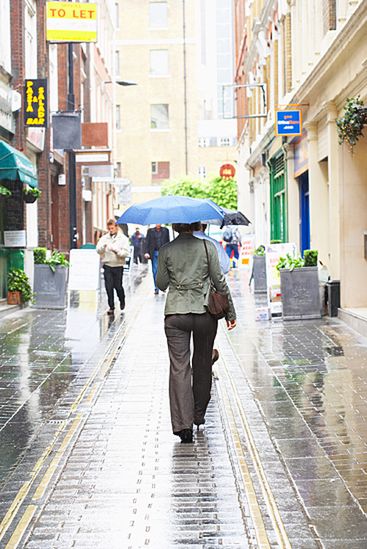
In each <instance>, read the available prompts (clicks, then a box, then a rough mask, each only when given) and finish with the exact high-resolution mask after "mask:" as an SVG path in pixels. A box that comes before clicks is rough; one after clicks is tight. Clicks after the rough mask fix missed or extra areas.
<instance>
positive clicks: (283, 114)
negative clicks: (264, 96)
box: [275, 109, 302, 135]
mask: <svg viewBox="0 0 367 549" xmlns="http://www.w3.org/2000/svg"><path fill="white" fill-rule="evenodd" d="M275 133H276V135H302V113H301V111H300V110H299V109H289V110H279V111H275Z"/></svg>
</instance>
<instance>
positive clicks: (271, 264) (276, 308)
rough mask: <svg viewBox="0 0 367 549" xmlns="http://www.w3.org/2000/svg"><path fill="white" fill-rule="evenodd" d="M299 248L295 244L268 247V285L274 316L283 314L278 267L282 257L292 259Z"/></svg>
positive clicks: (286, 243)
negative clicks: (288, 256)
mask: <svg viewBox="0 0 367 549" xmlns="http://www.w3.org/2000/svg"><path fill="white" fill-rule="evenodd" d="M296 251H297V247H296V245H295V244H293V243H290V242H285V243H282V244H270V246H267V247H266V253H265V257H266V280H267V285H268V305H269V309H270V312H271V314H272V315H279V314H281V313H282V299H281V292H280V274H279V271H278V269H277V268H276V265H277V263H278V261H279V259H280V258H281V257H284V256H286V255H287V254H289V255H290V256H291V257H294V256H295V255H296Z"/></svg>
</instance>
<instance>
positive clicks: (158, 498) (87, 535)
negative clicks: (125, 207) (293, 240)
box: [0, 271, 367, 549]
mask: <svg viewBox="0 0 367 549" xmlns="http://www.w3.org/2000/svg"><path fill="white" fill-rule="evenodd" d="M229 278H230V282H231V285H232V287H233V295H234V298H235V301H236V308H237V312H238V328H237V329H236V330H235V331H233V332H231V333H228V334H227V333H226V332H225V330H224V326H223V323H222V328H221V329H220V330H219V335H218V340H217V344H218V346H219V349H220V353H221V358H220V360H219V361H218V363H216V377H217V379H216V382H215V384H214V387H213V399H212V402H211V404H210V408H209V411H208V417H207V423H206V426H205V431H204V432H201V433H199V434H198V435H197V436H196V442H195V444H194V445H193V446H191V445H188V446H184V445H181V444H179V443H176V442H175V438H174V437H173V436H172V434H171V429H170V425H169V411H168V399H167V383H168V380H167V371H168V358H167V351H166V345H165V339H164V332H163V320H162V319H163V305H164V296H163V295H159V296H153V295H152V287H151V280H150V277H148V279H147V280H146V281H145V282H144V284H143V285H142V286H140V285H139V282H140V280H138V281H137V290H136V291H133V293H134V295H131V298H130V302H129V299H128V300H127V303H128V306H127V310H126V313H125V315H123V316H117V315H116V318H112V319H111V318H109V317H107V316H106V315H105V314H104V311H105V308H106V306H105V304H103V303H102V304H94V306H91V304H90V303H89V304H84V305H83V302H82V300H79V303H77V301H74V305H78V306H73V307H71V308H70V309H68V310H67V311H62V312H59V311H42V312H40V311H36V310H31V309H30V310H28V311H25V312H24V311H23V312H21V313H16V314H14V315H12V316H11V317H9V318H7V319H5V320H4V321H2V322H1V324H0V489H1V501H0V522H1V519H2V518H3V517H4V515H5V513H6V512H7V510H8V508H9V505H10V503H11V502H12V501H13V500H14V497H15V496H16V495H17V493H18V490H19V488H20V486H22V483H24V482H25V481H27V480H28V479H29V472H30V471H32V467H33V466H34V464H35V463H36V462H37V460H38V459H39V457H40V455H41V454H42V452H43V451H44V449H45V447H47V445H48V444H49V441H50V440H51V439H52V437H53V436H54V435H55V433H56V432H57V430H58V429H59V427H60V424H62V423H63V422H66V421H68V418H69V414H70V409H71V408H73V407H74V409H75V410H77V411H78V415H80V416H81V417H82V418H83V421H85V423H83V424H82V423H80V430H79V431H78V433H77V435H75V441H73V442H72V444H71V445H70V453H68V454H67V455H65V460H64V461H63V462H62V464H61V465H62V467H61V466H60V471H59V473H60V477H59V478H58V480H57V482H56V483H55V485H54V486H53V485H51V487H50V490H49V491H48V492H47V493H46V494H45V495H44V499H42V497H40V499H39V500H36V501H37V502H38V503H36V504H35V506H36V505H38V506H39V507H38V509H39V513H40V515H39V516H38V517H37V520H35V521H34V524H33V525H32V526H33V532H32V535H31V537H30V538H29V540H28V541H27V544H26V547H27V548H29V549H31V548H36V549H41V548H43V547H45V548H47V549H49V548H50V547H54V546H55V547H64V546H65V547H71V546H73V547H91V546H96V547H101V548H105V547H108V548H109V549H110V548H112V547H116V548H119V549H121V547H131V548H134V549H136V548H137V547H143V546H149V547H156V548H158V547H159V549H165V548H167V549H172V548H173V547H182V548H183V547H191V548H194V549H198V548H199V547H200V549H203V548H208V547H217V546H222V547H228V548H229V547H241V549H245V548H246V547H247V546H248V545H247V539H249V540H250V542H249V543H250V545H251V546H254V547H256V546H259V545H257V539H258V525H257V526H256V524H255V522H256V512H257V511H258V510H260V511H261V513H260V514H261V517H260V519H259V524H260V526H261V522H263V528H264V531H265V536H267V537H268V540H269V543H270V545H271V546H273V547H276V546H279V542H278V536H277V534H276V532H275V530H276V528H274V522H273V518H272V516H271V513H270V511H269V504H267V503H266V494H265V492H264V487H265V489H267V486H266V483H268V485H269V490H270V492H271V497H272V498H274V502H275V505H276V506H277V509H278V511H279V514H280V517H281V522H282V523H283V524H284V527H285V530H286V533H287V536H288V539H289V540H290V542H291V546H292V547H295V548H298V547H299V548H305V549H306V548H307V549H309V548H314V547H315V548H316V547H318V546H319V543H320V541H321V542H322V544H323V546H324V547H326V548H327V549H331V548H332V549H342V548H343V549H345V548H348V549H350V548H352V549H362V548H365V547H366V546H367V518H366V514H365V513H366V512H367V481H366V479H367V428H366V427H367V426H366V417H367V416H366V411H367V392H366V384H367V373H366V372H367V369H366V366H367V341H366V340H365V339H363V338H361V337H359V336H357V335H356V334H355V333H353V332H352V331H350V330H349V329H348V328H347V327H346V326H345V325H344V324H342V323H341V322H339V321H338V320H337V319H335V320H334V319H329V320H320V321H303V322H288V323H283V322H282V321H281V320H280V319H275V320H273V321H272V322H256V321H255V304H254V299H253V296H251V295H250V294H249V292H248V280H247V274H246V273H244V272H240V271H231V273H230V275H229ZM139 292H140V293H139ZM102 296H103V297H104V294H102ZM76 297H77V296H76ZM93 307H94V308H93ZM102 313H103V314H102ZM115 336H118V337H117V338H116V337H115ZM115 339H119V340H120V343H119V345H120V346H119V347H118V351H119V352H118V355H117V359H116V360H112V355H111V352H110V347H109V345H110V344H111V342H113V341H114V340H115ZM120 351H121V352H120ZM105 356H107V357H108V356H109V357H110V359H111V363H110V365H109V366H108V367H106V368H107V369H106V370H105V373H104V375H101V374H100V370H98V369H97V370H96V368H97V366H98V367H99V365H101V364H102V365H103V360H104V357H105ZM95 371H97V374H96V376H97V377H96V382H97V384H99V385H98V387H99V388H100V392H98V391H99V389H98V391H94V390H93V386H92V385H91V386H90V387H89V388H90V394H88V395H87V396H88V398H86V402H84V401H83V400H81V399H79V398H78V395H79V393H80V391H83V387H85V384H86V382H88V380H89V379H90V378H91V377H92V375H94V374H93V372H95ZM94 397H95V400H93V398H94ZM75 403H76V404H77V405H76V404H75ZM79 405H80V406H79ZM78 406H79V407H78ZM75 414H76V412H75ZM72 417H73V418H74V416H72ZM65 432H66V431H65ZM269 435H270V436H269ZM251 444H253V446H254V448H255V453H254V452H253V448H252V447H251ZM256 454H257V455H258V458H259V460H260V462H261V464H259V463H257V462H256V460H257V455H256ZM254 456H255V457H254ZM47 465H48V463H47V462H46V461H45V468H46V467H47ZM261 469H262V470H263V472H264V476H265V480H264V479H262V478H261ZM259 472H260V474H259ZM246 475H247V476H246ZM40 476H41V475H40ZM250 486H251V489H252V490H253V492H252V493H251V490H250ZM269 497H270V496H269ZM30 499H31V498H30ZM32 501H33V500H32ZM254 508H255V513H254ZM17 520H18V517H17ZM6 535H7V536H8V537H9V536H10V533H7V534H6ZM0 536H1V528H0ZM4 539H7V538H6V536H5V538H4ZM122 540H124V541H123V542H122ZM1 542H2V539H1V540H0V543H1ZM125 542H126V543H125ZM264 546H266V544H265V545H264Z"/></svg>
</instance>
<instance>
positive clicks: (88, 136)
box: [0, 0, 115, 298]
mask: <svg viewBox="0 0 367 549" xmlns="http://www.w3.org/2000/svg"><path fill="white" fill-rule="evenodd" d="M98 8H99V13H98V43H97V44H87V43H80V44H77V43H75V44H73V46H72V50H73V51H72V60H73V80H74V86H73V92H74V96H75V100H74V106H73V108H72V110H74V108H75V111H76V112H78V113H80V119H81V123H82V128H84V129H85V130H86V131H83V132H82V134H83V138H84V139H85V141H84V142H83V141H82V143H81V147H80V150H79V151H76V153H75V159H76V169H75V172H76V184H75V187H76V191H75V192H76V198H75V202H76V208H75V209H76V238H75V244H74V245H76V246H77V247H79V246H81V245H83V244H84V243H86V242H93V241H94V240H95V239H96V238H97V237H98V236H99V234H100V233H101V231H102V230H103V229H104V228H105V224H106V219H107V217H110V216H111V215H112V214H113V200H114V187H113V178H112V177H108V178H107V181H106V182H102V183H101V182H98V183H97V182H96V183H94V182H93V175H95V174H96V173H97V174H98V175H101V174H102V175H103V174H104V175H105V174H106V173H107V175H108V176H111V174H112V173H113V168H112V158H111V147H112V144H113V129H114V123H113V113H114V109H113V106H112V105H113V86H107V85H106V84H105V83H112V82H113V51H114V43H113V41H114V22H113V10H114V9H115V3H113V2H111V1H109V0H102V1H100V2H99V3H98ZM0 12H1V14H2V15H1V19H0V31H1V32H0V185H1V188H0V191H1V189H5V191H4V193H6V192H7V190H6V189H10V191H11V193H12V194H11V196H5V194H4V193H3V194H0V298H4V297H5V295H6V276H7V272H8V271H9V269H11V268H12V267H21V268H24V269H25V271H26V272H27V274H28V275H29V277H30V278H31V280H32V275H33V248H34V247H36V246H45V247H46V248H47V249H49V250H52V249H59V250H61V251H64V252H67V253H68V252H69V249H70V246H71V235H70V226H71V220H70V200H71V193H70V184H69V159H70V154H68V153H67V152H65V151H64V150H63V149H58V148H57V149H56V148H54V146H53V142H52V139H53V130H52V125H53V116H54V115H55V114H56V113H58V112H60V111H69V110H70V109H71V106H70V89H69V87H68V85H69V76H70V74H69V60H70V57H69V50H68V48H69V46H68V44H60V43H59V44H56V43H50V42H47V41H46V36H45V32H46V25H45V19H46V0H38V1H36V0H11V1H10V0H0ZM25 79H46V80H47V92H48V93H47V100H48V115H46V116H47V121H48V124H47V127H46V128H43V127H26V126H25V123H24V110H25V109H24V106H23V105H24V101H25V96H24V81H25ZM95 122H98V123H102V129H103V132H102V133H103V135H106V137H105V139H104V140H103V142H102V146H101V139H100V135H101V132H100V131H98V130H100V129H101V126H97V127H96V126H94V125H93V123H95ZM91 123H92V124H91ZM83 125H84V126H83ZM93 130H94V132H93ZM2 149H3V150H4V151H5V152H4V153H3V154H2V153H1V150H2ZM105 150H107V151H109V152H108V162H107V163H108V164H109V167H108V168H104V169H103V168H102V167H101V166H100V165H99V164H100V163H99V161H98V159H97V162H94V163H92V167H93V169H94V172H93V171H90V172H89V171H88V167H86V166H85V161H84V158H85V152H87V151H92V152H98V153H99V154H101V152H104V151H105ZM2 158H4V160H2ZM89 158H91V157H89ZM7 159H10V160H9V161H13V163H14V166H15V167H14V168H13V171H12V172H9V169H8V171H7V172H5V168H6V167H7V165H6V162H8V160H7ZM17 162H18V164H19V165H20V164H23V167H25V168H24V169H25V172H24V173H23V172H22V169H21V168H19V169H18V168H17ZM86 164H87V166H88V163H86ZM102 164H103V165H105V164H106V162H105V161H104V162H102ZM8 168H9V167H8ZM98 168H99V170H100V171H98ZM27 170H28V172H29V173H28V172H27ZM106 170H107V171H106ZM9 174H10V175H9ZM27 174H28V175H27ZM9 178H10V179H9ZM27 178H28V180H27V181H30V184H31V186H34V187H38V188H39V189H40V191H41V194H40V196H39V198H38V200H36V202H34V203H32V204H30V203H26V202H25V200H24V189H25V188H26V187H28V186H29V185H28V184H27V183H26V179H27Z"/></svg>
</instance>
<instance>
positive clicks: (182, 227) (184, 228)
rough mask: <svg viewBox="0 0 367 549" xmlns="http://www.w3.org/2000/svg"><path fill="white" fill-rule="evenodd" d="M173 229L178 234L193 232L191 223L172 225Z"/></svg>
mask: <svg viewBox="0 0 367 549" xmlns="http://www.w3.org/2000/svg"><path fill="white" fill-rule="evenodd" d="M172 229H173V230H174V231H175V232H176V233H178V234H180V233H189V232H191V231H192V229H191V226H190V224H189V223H172Z"/></svg>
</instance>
